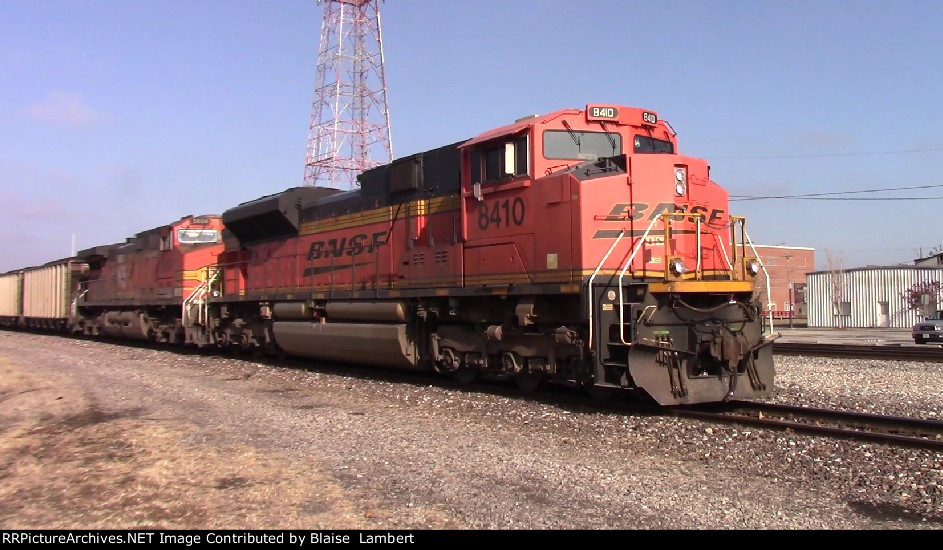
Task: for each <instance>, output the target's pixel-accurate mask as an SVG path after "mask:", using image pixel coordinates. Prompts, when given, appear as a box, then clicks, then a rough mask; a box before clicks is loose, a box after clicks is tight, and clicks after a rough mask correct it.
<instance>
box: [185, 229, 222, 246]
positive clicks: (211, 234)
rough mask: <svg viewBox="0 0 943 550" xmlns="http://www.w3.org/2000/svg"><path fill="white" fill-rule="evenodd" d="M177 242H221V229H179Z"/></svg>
mask: <svg viewBox="0 0 943 550" xmlns="http://www.w3.org/2000/svg"><path fill="white" fill-rule="evenodd" d="M177 242H179V243H180V244H202V243H216V242H219V231H217V230H215V229H179V230H177Z"/></svg>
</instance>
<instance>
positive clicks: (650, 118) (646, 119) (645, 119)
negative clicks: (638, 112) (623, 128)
mask: <svg viewBox="0 0 943 550" xmlns="http://www.w3.org/2000/svg"><path fill="white" fill-rule="evenodd" d="M642 124H650V125H652V126H654V125H656V124H658V115H656V114H655V113H650V112H648V111H642Z"/></svg>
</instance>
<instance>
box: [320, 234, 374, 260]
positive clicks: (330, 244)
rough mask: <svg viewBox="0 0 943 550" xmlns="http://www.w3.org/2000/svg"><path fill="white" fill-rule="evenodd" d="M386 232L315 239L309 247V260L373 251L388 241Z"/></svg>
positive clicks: (349, 255)
mask: <svg viewBox="0 0 943 550" xmlns="http://www.w3.org/2000/svg"><path fill="white" fill-rule="evenodd" d="M386 234H387V232H386V231H377V232H376V233H374V234H373V235H372V238H371V236H370V235H367V234H366V233H358V234H356V235H354V236H352V237H341V238H340V239H328V240H327V241H314V242H312V243H311V246H310V247H309V248H308V260H319V259H321V258H340V257H341V256H348V257H353V256H359V255H361V254H363V253H364V252H367V253H373V252H376V251H377V249H378V248H379V247H380V246H381V245H383V244H384V243H385V242H386V239H384V237H385V236H386ZM368 239H369V240H368ZM367 243H369V244H367Z"/></svg>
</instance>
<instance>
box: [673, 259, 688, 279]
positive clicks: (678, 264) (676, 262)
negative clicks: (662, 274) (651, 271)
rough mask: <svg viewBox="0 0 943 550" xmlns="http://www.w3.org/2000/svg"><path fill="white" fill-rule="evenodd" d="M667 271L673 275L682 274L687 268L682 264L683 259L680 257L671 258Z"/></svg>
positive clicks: (678, 275)
mask: <svg viewBox="0 0 943 550" xmlns="http://www.w3.org/2000/svg"><path fill="white" fill-rule="evenodd" d="M668 271H670V272H671V274H672V275H674V276H675V277H680V276H681V275H683V274H684V272H685V271H687V268H686V267H685V266H684V260H682V259H681V258H672V260H671V261H670V262H668Z"/></svg>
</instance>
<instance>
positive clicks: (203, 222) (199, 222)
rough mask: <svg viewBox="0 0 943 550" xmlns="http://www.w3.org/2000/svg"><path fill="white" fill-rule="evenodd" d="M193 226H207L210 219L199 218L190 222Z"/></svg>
mask: <svg viewBox="0 0 943 550" xmlns="http://www.w3.org/2000/svg"><path fill="white" fill-rule="evenodd" d="M190 223H192V224H193V225H209V224H210V219H209V218H207V217H206V216H199V217H196V218H193V219H191V220H190Z"/></svg>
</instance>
